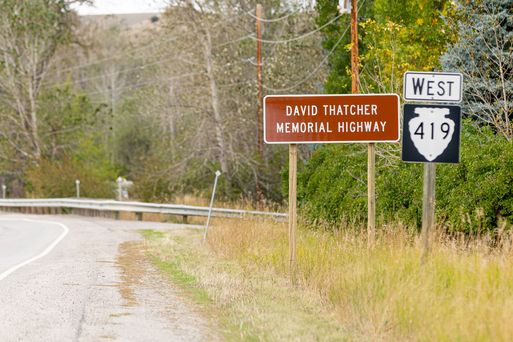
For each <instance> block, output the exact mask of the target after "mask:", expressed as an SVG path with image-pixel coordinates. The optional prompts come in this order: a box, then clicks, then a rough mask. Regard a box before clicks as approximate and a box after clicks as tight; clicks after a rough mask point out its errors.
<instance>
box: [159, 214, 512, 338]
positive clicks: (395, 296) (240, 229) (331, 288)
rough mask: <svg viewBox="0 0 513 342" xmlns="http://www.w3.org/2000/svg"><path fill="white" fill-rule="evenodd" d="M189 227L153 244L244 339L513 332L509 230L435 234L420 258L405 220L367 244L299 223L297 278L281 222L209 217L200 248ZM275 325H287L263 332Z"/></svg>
mask: <svg viewBox="0 0 513 342" xmlns="http://www.w3.org/2000/svg"><path fill="white" fill-rule="evenodd" d="M171 234H177V233H176V232H175V233H171ZM180 234H184V233H183V232H182V233H180ZM191 234H192V235H190V234H189V235H188V237H187V238H185V237H179V238H178V240H177V239H176V236H175V237H173V236H172V235H167V236H168V237H167V242H166V240H161V242H160V244H159V245H155V250H157V251H160V253H162V251H167V252H166V253H168V254H167V256H165V257H164V258H168V259H169V260H171V259H173V258H176V257H177V256H179V255H181V253H182V257H181V260H182V261H183V262H181V267H182V268H183V269H185V270H186V271H187V272H188V273H190V274H194V276H195V277H196V278H197V279H198V282H199V284H200V286H202V287H203V288H205V289H207V292H208V293H209V294H210V295H211V297H212V298H213V299H214V302H216V303H218V305H220V306H221V307H228V308H229V312H230V315H231V316H230V317H231V320H232V321H237V320H239V321H240V322H242V323H241V326H247V329H246V330H244V329H242V330H244V331H246V333H241V336H242V337H243V338H242V339H245V338H246V337H248V336H256V337H257V339H260V340H290V339H295V340H301V341H309V340H316V339H317V340H340V339H344V340H373V341H376V340H384V341H511V340H513V248H512V245H511V241H512V239H511V236H510V235H507V234H502V237H501V239H498V240H496V241H494V244H495V247H493V248H491V247H490V245H491V244H492V243H491V241H488V240H487V239H486V238H481V239H475V240H472V241H465V240H463V239H461V240H457V239H454V238H448V237H446V236H442V235H438V236H436V237H435V239H434V240H435V241H434V242H433V244H432V249H431V253H430V256H429V258H428V260H427V261H426V262H425V263H421V249H420V243H419V241H418V236H417V234H415V233H412V232H410V231H408V230H407V229H405V228H403V227H396V228H390V227H389V228H387V230H386V231H381V232H380V233H379V234H378V235H377V238H376V241H375V243H374V244H373V245H372V246H371V247H369V246H368V245H367V241H366V237H365V235H364V234H359V233H356V232H354V231H339V232H336V233H332V232H327V231H321V230H319V231H312V230H307V229H301V230H300V231H299V234H298V261H297V274H296V281H295V284H291V283H290V282H289V281H288V254H287V253H288V242H287V227H286V224H284V223H277V222H273V221H270V220H261V219H247V220H244V221H238V220H215V221H214V226H213V228H212V229H211V231H210V232H209V239H208V246H206V247H205V246H204V245H201V243H200V236H201V234H199V233H191ZM184 241H189V242H187V243H185V245H184ZM191 241H192V242H191ZM194 241H195V242H194ZM171 245H173V246H174V247H171ZM179 246H181V247H179ZM183 246H185V247H183ZM180 249H181V250H182V252H176V251H177V250H180ZM173 250H174V252H170V251H173ZM169 253H171V254H169ZM173 253H174V254H173ZM183 253H185V254H183ZM183 255H187V256H186V257H185V258H184V257H183ZM161 256H162V254H161ZM259 301H260V302H261V303H258V302H259ZM294 315H296V316H294ZM284 316H290V317H287V318H288V319H286V318H284ZM241 317H244V318H241ZM312 317H313V318H312ZM277 326H279V327H281V329H283V330H284V331H283V332H280V333H276V332H270V331H273V330H275V329H276V327H277ZM242 330H241V331H242Z"/></svg>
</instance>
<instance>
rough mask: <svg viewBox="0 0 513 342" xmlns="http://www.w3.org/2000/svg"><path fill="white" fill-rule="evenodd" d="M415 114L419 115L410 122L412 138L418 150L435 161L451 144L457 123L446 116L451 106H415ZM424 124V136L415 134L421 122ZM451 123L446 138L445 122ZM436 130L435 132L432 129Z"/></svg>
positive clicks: (428, 158) (427, 158) (428, 159)
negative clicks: (443, 127)
mask: <svg viewBox="0 0 513 342" xmlns="http://www.w3.org/2000/svg"><path fill="white" fill-rule="evenodd" d="M415 114H418V115H419V116H417V117H415V118H413V119H412V120H410V122H408V128H409V131H410V138H411V140H412V141H413V144H414V145H415V148H416V149H417V151H418V152H419V153H420V154H421V155H423V156H424V158H426V160H427V161H430V162H431V161H433V160H435V159H436V158H438V157H439V156H440V155H441V154H442V153H444V151H445V150H446V149H447V146H449V143H450V142H451V140H452V136H453V134H454V126H455V123H454V121H453V120H451V119H449V118H448V117H446V116H447V115H449V114H450V109H449V108H429V107H426V108H424V107H419V108H415ZM422 123H423V124H424V126H423V128H424V136H422V135H420V134H415V132H416V130H417V129H418V128H419V126H420V125H421V124H422ZM445 123H447V124H448V125H449V133H448V134H447V136H446V137H445V139H443V138H444V135H445V133H443V132H442V130H441V127H442V125H443V124H445ZM432 129H433V130H434V131H433V132H432V131H431V130H432Z"/></svg>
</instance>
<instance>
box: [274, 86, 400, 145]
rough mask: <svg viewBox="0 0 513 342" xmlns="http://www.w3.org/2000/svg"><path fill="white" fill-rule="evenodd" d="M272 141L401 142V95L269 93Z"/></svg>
mask: <svg viewBox="0 0 513 342" xmlns="http://www.w3.org/2000/svg"><path fill="white" fill-rule="evenodd" d="M264 141H265V142H266V143H268V144H296V143H309V144H310V143H336V142H339V143H350V142H353V143H360V142H362V143H363V142H386V141H388V142H395V141H399V96H398V95H397V94H355V95H268V96H266V97H265V98H264Z"/></svg>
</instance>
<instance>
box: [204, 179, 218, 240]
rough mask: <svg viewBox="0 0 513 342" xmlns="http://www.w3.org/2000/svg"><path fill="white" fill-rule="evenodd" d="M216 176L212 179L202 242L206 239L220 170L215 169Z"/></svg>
mask: <svg viewBox="0 0 513 342" xmlns="http://www.w3.org/2000/svg"><path fill="white" fill-rule="evenodd" d="M215 174H216V178H215V180H214V188H213V189H212V197H211V198H210V207H209V208H208V216H207V223H206V224H205V234H203V242H205V241H206V240H207V234H208V226H209V224H210V217H211V216H212V208H213V207H214V197H215V196H216V188H217V180H218V178H219V176H221V171H219V170H217V171H216V173H215Z"/></svg>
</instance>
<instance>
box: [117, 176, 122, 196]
mask: <svg viewBox="0 0 513 342" xmlns="http://www.w3.org/2000/svg"><path fill="white" fill-rule="evenodd" d="M116 182H117V183H118V201H122V200H123V189H122V184H123V178H121V177H118V179H117V180H116Z"/></svg>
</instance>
